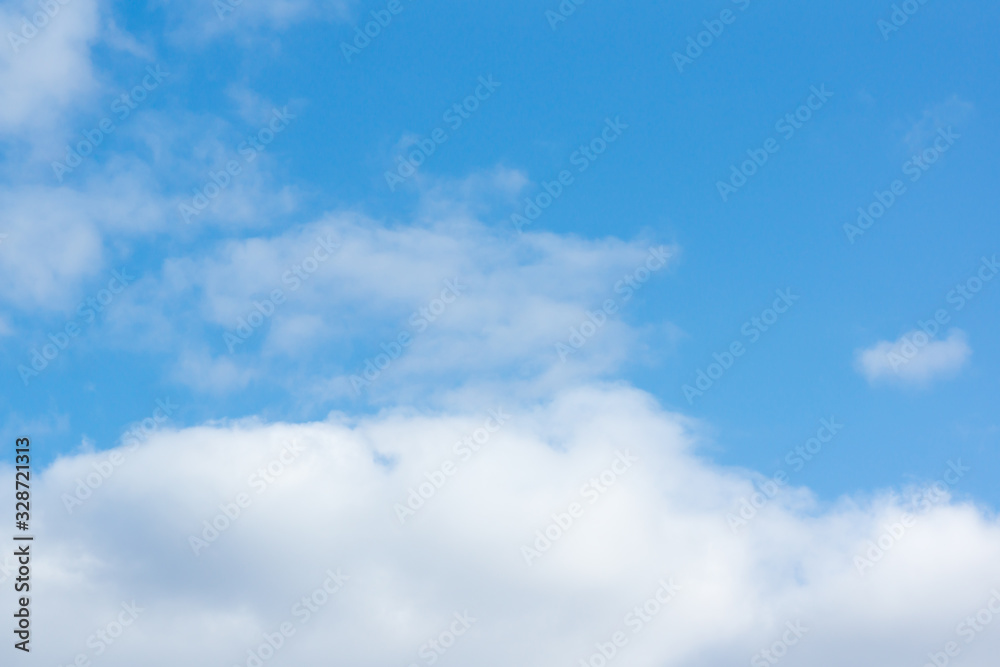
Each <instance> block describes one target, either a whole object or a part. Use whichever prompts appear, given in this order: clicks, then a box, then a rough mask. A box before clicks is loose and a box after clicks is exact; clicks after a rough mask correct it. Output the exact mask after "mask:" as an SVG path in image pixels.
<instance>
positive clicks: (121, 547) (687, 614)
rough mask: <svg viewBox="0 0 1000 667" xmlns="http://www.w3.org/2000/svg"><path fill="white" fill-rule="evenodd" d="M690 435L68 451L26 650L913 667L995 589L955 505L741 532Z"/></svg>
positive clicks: (313, 434) (503, 405) (979, 539)
mask: <svg viewBox="0 0 1000 667" xmlns="http://www.w3.org/2000/svg"><path fill="white" fill-rule="evenodd" d="M692 429H693V425H692V424H691V423H689V422H688V421H687V420H685V419H684V418H682V417H680V416H678V415H675V414H671V413H667V412H664V411H663V410H662V409H660V408H659V407H657V405H656V404H655V403H654V402H653V401H652V399H651V398H650V397H649V396H647V395H645V394H643V393H641V392H638V391H636V390H633V389H628V388H623V387H609V386H593V385H591V386H585V387H581V388H579V389H575V390H571V391H565V392H561V393H560V394H559V395H558V396H556V397H555V398H554V399H553V400H551V401H550V402H546V403H537V402H524V403H520V404H513V403H509V402H508V399H499V398H496V397H495V400H492V401H489V402H486V403H484V404H483V405H482V406H481V407H480V408H479V409H477V410H460V411H445V412H442V413H439V414H435V415H420V414H417V413H415V412H413V411H410V410H406V409H401V410H397V411H391V412H386V413H384V414H382V415H379V416H377V417H371V418H365V419H360V420H354V419H350V418H348V417H345V416H343V415H331V417H330V418H329V419H328V420H327V421H325V422H321V423H308V424H297V425H293V424H281V423H277V424H267V423H261V422H257V421H245V422H238V423H216V424H208V425H205V426H203V427H198V428H191V429H186V430H183V431H178V432H170V431H161V432H158V433H156V434H154V435H152V437H150V438H149V440H148V441H146V442H145V443H143V444H140V445H123V446H122V447H119V448H118V449H116V450H114V451H113V452H102V453H80V454H77V455H72V456H65V457H63V458H61V459H59V460H58V461H57V462H56V463H55V464H53V465H52V466H51V467H50V468H49V469H48V470H46V471H44V473H43V474H42V475H41V476H40V478H39V481H38V482H37V483H36V484H37V486H36V490H35V502H36V503H37V504H38V508H37V509H36V516H37V518H36V519H35V521H36V524H37V538H36V539H37V541H38V544H44V545H45V548H44V549H40V550H39V551H38V552H37V554H36V556H35V558H36V560H35V563H34V568H35V569H34V576H35V583H36V586H37V593H36V594H35V596H34V597H33V600H32V604H33V606H34V609H35V619H36V621H35V622H36V623H37V627H36V633H37V635H36V636H38V637H45V641H40V642H38V644H37V647H35V646H33V649H36V650H37V654H36V655H35V656H33V657H36V658H38V659H40V660H42V661H47V662H51V663H53V664H56V663H58V664H67V663H70V662H72V661H73V660H74V659H75V656H77V655H78V654H85V655H87V656H88V657H90V658H91V659H93V658H95V657H97V656H96V652H97V649H96V648H95V647H96V646H100V645H102V642H101V641H99V640H98V639H96V638H92V639H91V640H90V643H89V644H88V637H98V636H99V635H97V634H96V633H97V631H98V630H101V631H102V632H103V633H104V634H105V636H106V637H109V636H111V632H113V633H114V641H113V643H112V644H111V645H106V646H104V648H105V649H106V650H104V651H103V655H101V656H100V661H101V664H104V665H107V666H108V667H115V666H116V665H131V664H136V663H137V662H139V663H141V664H143V665H149V666H150V667H156V666H158V665H164V666H166V665H175V664H178V663H180V662H182V663H184V664H189V665H192V666H193V667H198V666H201V665H206V666H207V665H218V664H226V665H247V664H249V665H254V664H256V663H255V662H254V659H255V658H252V657H251V656H250V654H249V653H248V651H253V652H254V653H255V654H256V655H261V650H262V649H261V648H260V647H261V646H262V645H263V646H264V649H263V654H264V655H265V657H267V658H271V653H273V651H271V650H269V649H267V644H266V642H267V639H266V638H265V634H266V635H268V636H270V637H271V638H272V641H273V643H276V644H277V643H280V644H281V646H280V648H278V649H276V656H275V657H274V658H273V659H270V660H268V661H267V662H266V664H296V665H320V664H328V662H329V660H330V651H331V650H335V651H336V654H337V656H338V660H340V661H342V662H345V663H350V664H355V665H373V666H374V665H379V666H381V665H387V664H390V665H393V664H398V665H407V664H427V662H426V660H427V655H428V654H430V653H437V652H440V651H443V652H445V654H444V657H443V658H442V664H446V663H452V664H474V665H477V666H483V667H486V666H489V665H507V664H512V663H517V664H524V665H551V664H573V665H576V664H580V661H581V660H589V659H590V657H591V656H592V655H593V654H595V653H597V652H599V651H600V646H604V648H605V650H606V651H607V650H609V649H608V642H611V641H612V637H614V636H615V633H618V632H621V633H623V634H622V637H624V639H625V640H626V641H627V643H625V644H624V645H622V646H621V647H620V648H618V649H616V651H617V654H618V656H619V657H618V659H619V660H624V661H626V662H627V663H628V664H634V665H643V666H645V665H649V666H650V667H652V666H653V665H662V664H700V665H706V666H714V665H720V666H721V665H732V664H746V663H747V662H750V661H751V660H752V659H753V658H754V657H755V656H757V657H758V658H759V659H763V658H760V657H759V656H760V654H759V652H760V651H761V650H762V649H768V650H770V648H771V647H774V646H775V645H776V644H777V643H780V642H782V641H784V639H783V638H786V639H795V640H796V641H795V642H794V643H793V644H791V645H786V646H785V648H784V649H781V648H780V647H779V648H778V649H775V650H776V651H778V650H787V653H788V657H787V658H786V660H787V661H788V664H790V665H791V664H802V665H811V666H815V667H826V666H830V667H832V666H834V665H843V664H855V663H867V662H877V663H878V664H880V665H883V666H884V667H912V665H921V664H923V662H925V661H926V657H925V656H926V654H927V653H928V652H935V651H940V650H942V647H943V646H944V645H945V643H946V642H949V641H954V640H956V626H957V625H958V624H960V623H962V622H963V620H964V619H966V617H968V616H969V615H974V614H976V613H977V612H978V611H979V610H980V609H982V608H985V607H986V606H987V604H988V603H989V602H990V600H991V597H992V595H993V594H992V592H991V590H992V588H991V587H994V586H996V585H1000V526H998V525H997V524H996V521H995V519H993V518H987V517H985V516H983V515H982V514H981V513H980V512H979V511H978V510H977V509H976V508H975V507H973V506H971V505H964V504H955V503H953V502H951V501H950V500H949V499H948V498H947V493H946V492H943V491H942V492H941V493H935V494H930V495H928V494H926V493H923V492H921V494H920V495H919V496H918V497H917V498H915V499H913V500H912V501H911V500H910V499H902V498H900V496H899V495H898V494H894V493H886V494H884V495H880V496H877V497H876V499H875V500H870V501H864V502H862V501H860V500H859V501H852V500H850V499H844V500H843V501H842V502H840V503H838V504H837V505H835V506H833V507H821V506H819V505H817V503H816V502H815V501H814V500H813V499H812V497H811V495H810V494H809V493H808V492H807V491H805V490H802V489H791V488H785V489H784V490H782V491H781V492H779V493H778V494H777V495H776V496H774V497H773V499H770V500H769V501H768V502H767V503H766V504H765V505H764V506H763V507H762V508H761V509H759V510H758V511H757V514H756V516H754V517H752V518H751V519H750V520H749V521H748V523H747V524H746V525H742V526H739V527H736V528H733V527H732V525H731V524H732V523H733V522H732V519H731V517H730V515H733V514H735V513H737V512H739V509H738V508H740V507H741V504H742V501H744V500H745V499H746V498H748V497H750V496H751V494H753V493H754V491H755V480H754V477H753V476H752V475H750V474H747V473H743V472H740V471H738V470H724V469H720V468H718V467H716V466H714V465H712V464H710V463H707V462H706V461H704V460H702V459H700V458H699V457H698V455H697V448H696V447H697V444H696V443H697V433H696V432H695V431H693V430H692ZM473 447H478V448H479V449H478V451H475V450H474V449H473ZM953 464H955V465H954V466H953V467H952V468H951V470H958V471H959V474H958V477H957V478H956V477H955V476H954V473H953V474H952V477H947V479H949V481H951V480H955V481H956V483H961V482H960V480H961V476H962V475H963V474H964V472H965V470H967V468H965V467H964V466H962V464H961V463H960V462H958V463H955V462H953ZM942 468H943V469H945V470H948V469H949V468H948V466H947V464H946V463H945V462H942ZM11 477H12V472H11V471H10V470H9V469H5V470H3V472H2V473H0V480H2V481H3V483H4V484H12V480H11ZM928 498H932V499H933V500H932V501H928V500H927V499H928ZM919 499H923V501H922V502H921V501H920V500H919ZM67 507H68V508H69V510H71V512H70V511H68V510H67ZM401 508H407V509H409V508H413V509H411V510H410V512H406V511H401ZM227 513H228V515H229V516H228V517H227V516H226V514H227ZM213 524H214V527H213ZM195 552H197V554H196V553H195ZM344 577H346V579H344ZM338 582H339V583H338ZM324 584H326V590H325V591H324V590H323V587H324ZM668 589H672V591H671V592H668ZM657 595H659V597H660V602H656V601H655V600H656V596H657ZM303 598H308V602H306V603H303ZM651 600H653V601H652V602H651ZM133 601H134V604H135V605H136V607H137V608H138V610H139V611H137V610H136V608H132V607H129V605H132V604H133ZM123 603H125V604H126V608H124V611H123V607H122V604H123ZM993 604H994V606H995V607H996V605H998V604H1000V599H998V600H997V601H995V602H993ZM310 605H312V611H309V612H308V613H307V612H306V610H307V609H309V608H310V607H309V606H310ZM636 607H639V608H640V609H639V610H638V611H636ZM136 612H137V613H138V615H137V617H136V618H135V620H134V622H132V616H131V615H130V614H134V613H136ZM456 613H457V614H458V615H459V616H460V617H461V616H463V615H466V614H468V616H466V622H467V624H468V625H470V626H471V627H470V628H469V629H468V630H467V631H466V630H464V627H465V626H463V625H461V624H458V625H455V624H456V623H457V621H456V620H455V618H456V617H455V614H456ZM119 619H120V620H121V621H122V622H124V621H130V625H129V627H127V628H125V630H124V632H121V633H119V630H121V627H120V626H117V627H116V626H115V624H117V623H118V622H119ZM470 619H474V621H472V620H470ZM283 623H288V624H289V625H288V626H286V627H287V628H289V629H291V630H294V634H290V633H289V635H288V636H287V637H286V638H285V639H283V640H282V641H280V642H279V641H278V640H276V639H275V634H274V633H276V632H280V628H281V626H282V624H283ZM788 624H791V625H790V626H789V625H788ZM789 627H793V628H796V631H797V632H798V633H799V635H800V636H797V635H795V634H789V630H788V628H789ZM452 629H454V630H455V631H456V632H457V631H458V630H463V633H462V634H461V635H460V636H458V637H457V638H456V637H454V636H449V635H448V634H447V633H448V632H451V630H452ZM972 636H973V638H974V639H975V642H976V643H975V644H972V645H966V644H965V643H963V644H962V652H963V658H962V660H963V664H966V665H969V667H985V666H986V665H991V664H993V663H992V660H993V656H995V655H996V651H997V649H998V648H1000V638H998V635H997V634H996V633H995V632H981V633H976V632H973V633H972ZM178 637H183V641H177V638H178ZM278 639H282V638H281V637H279V638H278ZM430 640H434V641H435V642H437V643H436V644H435V645H436V646H437V649H434V648H432V646H431V644H429V641H430ZM334 647H335V649H334ZM421 651H423V653H421ZM438 654H439V655H440V653H438ZM598 662H599V661H598ZM623 664H624V663H623Z"/></svg>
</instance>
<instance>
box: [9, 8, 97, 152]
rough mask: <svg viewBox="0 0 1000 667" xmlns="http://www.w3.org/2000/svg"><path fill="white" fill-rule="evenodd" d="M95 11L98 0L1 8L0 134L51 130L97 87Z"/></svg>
mask: <svg viewBox="0 0 1000 667" xmlns="http://www.w3.org/2000/svg"><path fill="white" fill-rule="evenodd" d="M43 4H44V5H45V7H43V6H42V5H43ZM45 8H48V12H46V11H44V10H45ZM99 14H100V12H99V5H98V3H97V2H96V0H72V1H71V2H66V1H65V0H63V2H58V1H57V0H53V2H51V3H35V2H23V3H14V4H12V5H7V6H5V7H3V8H0V35H3V42H4V43H3V45H2V48H0V90H3V91H4V103H3V104H2V105H0V136H2V135H5V134H9V133H19V134H22V133H25V132H31V133H34V132H46V131H49V130H50V129H51V127H52V126H53V125H55V124H56V121H57V120H59V119H60V118H61V116H62V114H63V113H65V112H67V111H68V110H70V109H72V108H73V107H74V106H75V105H77V104H79V102H80V100H81V98H84V97H86V96H87V95H89V94H91V93H93V92H96V90H97V81H96V78H95V74H94V69H93V65H92V63H91V60H90V47H91V45H92V43H93V42H95V41H96V40H97V39H98V37H99V33H100V19H99Z"/></svg>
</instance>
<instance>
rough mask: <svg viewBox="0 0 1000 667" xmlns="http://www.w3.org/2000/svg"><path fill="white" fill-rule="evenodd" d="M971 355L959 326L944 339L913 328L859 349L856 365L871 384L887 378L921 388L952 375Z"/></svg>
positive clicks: (887, 379) (890, 380) (970, 349)
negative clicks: (931, 337) (891, 339)
mask: <svg viewBox="0 0 1000 667" xmlns="http://www.w3.org/2000/svg"><path fill="white" fill-rule="evenodd" d="M971 356H972V348H970V347H969V344H968V342H967V340H966V335H965V332H964V331H962V330H961V329H952V330H951V331H949V332H948V338H946V339H945V340H932V339H930V338H928V336H927V334H926V333H924V332H923V331H919V330H914V331H910V332H909V333H906V334H903V335H902V336H901V337H900V338H899V340H897V341H895V342H889V341H879V342H878V343H876V344H875V345H874V346H873V347H871V348H868V349H866V350H859V351H858V353H857V358H856V365H857V368H858V370H859V371H860V372H861V373H862V374H863V375H864V376H865V377H866V378H868V381H869V382H872V383H875V382H880V381H889V382H896V383H900V384H907V385H916V386H921V387H924V386H927V385H929V384H930V383H931V382H932V381H933V380H936V379H938V378H942V377H949V376H952V375H954V374H956V373H957V372H958V371H959V370H961V369H962V367H963V366H965V364H966V363H967V362H968V361H969V357H971Z"/></svg>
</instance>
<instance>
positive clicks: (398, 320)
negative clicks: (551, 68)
mask: <svg viewBox="0 0 1000 667" xmlns="http://www.w3.org/2000/svg"><path fill="white" fill-rule="evenodd" d="M435 210H436V211H438V214H439V215H441V213H440V212H441V210H442V209H441V207H440V205H435ZM677 254H678V250H677V248H676V247H672V246H660V245H657V244H649V243H647V242H643V241H635V242H623V241H620V240H617V239H599V240H583V239H577V238H574V237H561V236H556V235H552V234H547V233H526V234H524V235H523V236H521V237H520V238H519V242H516V243H511V240H510V239H509V238H508V237H506V236H504V235H503V234H502V233H500V232H497V231H496V230H493V229H491V228H490V227H488V226H486V225H484V224H482V223H480V222H478V221H477V220H476V219H475V218H473V217H470V216H469V215H467V214H466V213H465V212H464V211H462V210H455V209H453V210H450V211H449V212H448V213H447V214H445V215H441V217H438V218H437V219H436V222H434V223H428V224H416V225H413V226H409V227H401V226H399V227H397V226H390V225H386V224H384V223H380V222H377V221H374V220H372V219H369V218H367V217H365V216H363V215H360V214H356V213H338V214H333V215H329V216H326V217H324V218H323V219H321V220H320V221H318V222H316V223H314V224H311V225H307V226H305V227H298V228H294V229H293V230H290V231H288V232H285V233H282V234H279V235H275V236H260V237H254V238H248V239H243V240H238V241H237V240H230V241H225V242H223V243H220V244H218V245H217V246H215V247H214V248H213V249H211V250H209V251H208V252H205V253H203V254H201V255H200V256H194V257H181V258H171V259H168V260H167V261H166V262H165V263H164V266H163V270H162V272H161V273H160V275H158V276H155V277H151V278H150V279H149V280H147V281H145V282H144V283H143V284H142V285H140V286H138V288H137V289H134V290H130V293H129V294H128V295H126V296H125V300H126V302H127V307H126V308H125V309H124V310H123V311H122V313H121V314H120V315H119V316H118V317H119V319H118V320H117V322H116V326H117V327H118V331H119V332H120V334H121V338H122V339H127V340H130V341H132V342H133V344H135V343H142V342H144V341H145V342H148V343H149V344H151V345H160V346H163V347H164V348H165V349H166V348H168V347H169V346H171V345H180V346H183V345H187V344H189V342H190V341H191V340H192V339H195V340H198V341H200V342H201V343H204V341H208V343H207V346H208V350H214V352H211V353H210V352H208V350H206V349H205V348H204V347H203V348H201V349H200V350H199V351H198V352H197V354H195V353H192V354H190V355H185V357H184V358H185V359H186V360H187V362H186V363H187V364H188V368H187V370H186V371H185V372H183V373H180V374H178V377H189V378H193V377H196V376H199V375H201V371H197V372H196V369H201V370H204V371H211V372H210V373H208V375H211V376H212V377H214V378H221V379H225V378H230V379H232V380H233V384H232V385H231V388H239V387H241V386H243V384H244V383H245V381H247V380H248V379H249V377H250V375H247V374H241V373H239V372H236V369H235V368H233V367H232V366H231V365H230V363H229V361H228V360H230V359H231V360H234V361H235V363H238V364H239V365H241V366H245V367H246V368H245V370H247V371H254V374H256V375H257V376H259V377H267V378H268V381H271V382H273V381H279V382H280V381H282V377H287V376H290V375H291V376H294V375H295V372H294V370H293V371H289V369H296V368H299V369H302V370H303V372H304V373H305V375H306V377H307V378H308V379H309V381H311V382H315V381H316V378H317V377H320V378H323V379H322V380H321V385H322V386H321V387H318V388H317V391H319V392H320V393H323V394H326V395H328V396H332V397H335V396H340V397H343V396H345V395H350V394H351V393H352V392H355V393H356V390H359V386H356V385H358V381H359V379H360V380H361V381H362V385H361V387H363V388H364V389H365V390H366V391H367V390H368V389H369V388H372V387H373V386H374V385H377V387H374V389H375V390H376V391H381V390H382V389H383V388H388V387H403V386H405V387H407V388H408V390H409V391H413V392H425V391H427V390H428V388H429V387H432V386H435V387H437V388H438V389H440V388H441V387H443V386H447V387H449V388H451V387H452V386H453V385H452V383H451V381H450V379H449V378H453V377H459V378H460V379H462V380H468V379H469V378H470V377H475V376H477V375H479V374H487V375H489V376H491V377H496V378H499V377H501V376H506V374H509V373H511V369H512V368H513V369H516V370H515V371H514V374H515V376H516V377H519V378H521V379H527V378H539V377H544V376H548V375H552V376H553V378H555V377H558V378H559V379H560V381H565V380H566V378H567V377H572V376H573V375H574V374H576V373H578V372H581V369H584V368H585V369H586V372H587V373H588V374H591V375H592V374H593V373H600V372H604V371H608V370H611V369H614V368H616V367H618V365H619V364H620V363H621V362H622V360H623V359H624V358H625V355H626V352H627V347H628V344H629V343H631V342H633V341H634V340H635V339H636V337H637V336H638V333H637V332H635V331H634V330H633V329H632V328H631V327H629V326H628V325H627V324H626V323H625V320H623V319H622V318H623V316H627V313H628V310H629V308H631V307H633V306H634V304H633V303H632V299H633V298H634V297H635V295H636V294H638V293H641V290H642V289H644V288H645V289H652V288H649V287H646V286H647V285H649V284H650V282H651V281H653V280H656V279H658V278H659V276H657V273H658V272H660V271H663V272H664V273H666V268H667V267H669V266H671V265H672V264H673V259H674V258H675V257H676V256H677ZM276 291H278V292H279V293H280V297H276V296H275V292H276ZM609 300H610V301H611V302H612V305H611V306H610V307H609V308H608V309H605V305H606V303H607V302H608V301H609ZM195 332H199V334H198V335H197V336H195V335H194V334H195ZM400 336H406V337H408V340H409V342H408V343H405V345H404V346H405V347H406V350H405V354H394V352H393V351H395V352H401V351H400V350H396V347H397V346H398V345H399V341H400ZM143 344H145V343H143ZM387 347H388V348H391V350H389V351H387V350H386V348H387ZM248 353H251V354H248ZM258 353H259V354H258ZM386 353H388V354H389V355H390V356H392V357H393V359H391V362H392V363H391V368H382V367H381V366H384V363H382V362H384V361H385V360H384V359H383V360H382V362H379V363H380V368H378V369H375V371H372V370H371V369H369V372H368V374H367V376H366V375H365V370H366V368H367V367H368V363H367V362H368V361H372V363H373V364H374V363H375V361H374V360H375V358H376V357H377V356H379V355H382V354H386ZM221 360H227V361H226V363H225V364H224V366H225V370H224V371H223V368H222V367H221V366H220V361H221ZM213 369H214V370H213ZM215 371H223V372H221V373H219V372H215ZM383 371H384V372H383ZM375 376H377V378H376V377H375ZM376 379H377V382H375V380H376ZM212 384H213V386H214V387H215V388H217V389H219V388H223V387H224V384H225V383H224V382H223V383H221V384H220V383H219V382H214V381H213V383H212ZM550 384H551V383H550Z"/></svg>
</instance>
